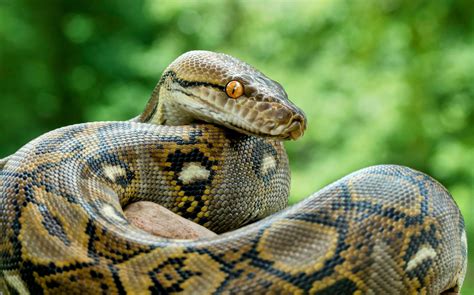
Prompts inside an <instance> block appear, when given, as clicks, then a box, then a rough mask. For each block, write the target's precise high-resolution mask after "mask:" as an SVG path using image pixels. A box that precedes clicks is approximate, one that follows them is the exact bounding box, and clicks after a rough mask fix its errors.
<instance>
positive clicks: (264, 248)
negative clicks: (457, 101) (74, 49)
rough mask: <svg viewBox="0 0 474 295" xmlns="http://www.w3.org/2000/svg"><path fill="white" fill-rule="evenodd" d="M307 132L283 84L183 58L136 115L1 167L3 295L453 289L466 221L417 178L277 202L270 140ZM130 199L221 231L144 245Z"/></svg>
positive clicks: (439, 190)
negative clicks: (128, 214) (129, 213)
mask: <svg viewBox="0 0 474 295" xmlns="http://www.w3.org/2000/svg"><path fill="white" fill-rule="evenodd" d="M203 122H207V123H203ZM209 123H211V124H209ZM216 125H218V126H221V127H218V126H216ZM305 126H306V119H305V117H304V114H303V113H302V112H301V111H300V110H299V109H298V108H297V107H295V106H294V105H293V104H292V103H291V102H290V101H289V100H288V98H287V94H286V93H285V91H284V90H283V88H282V87H281V86H280V85H279V84H278V83H277V82H275V81H273V80H271V79H269V78H267V77H266V76H265V75H263V74H262V73H261V72H259V71H257V70H256V69H254V68H253V67H251V66H249V65H247V64H246V63H244V62H242V61H240V60H238V59H236V58H233V57H230V56H228V55H225V54H218V53H212V52H205V51H192V52H188V53H186V54H184V55H182V56H180V57H179V58H178V59H176V60H175V61H174V62H173V63H172V64H171V65H170V66H169V67H168V68H167V69H166V71H165V72H164V74H163V76H162V78H161V79H160V81H159V83H158V85H157V87H156V88H155V90H154V92H153V94H152V97H151V99H150V101H149V103H148V105H147V107H146V109H145V111H144V112H143V113H142V114H141V115H140V116H139V117H137V118H135V119H133V120H131V121H129V122H96V123H85V124H79V125H74V126H68V127H64V128H61V129H58V130H54V131H52V132H49V133H47V134H45V135H43V136H41V137H39V138H37V139H35V140H33V141H32V142H30V143H28V144H27V145H26V146H24V147H23V148H21V149H20V150H19V151H18V152H16V153H15V154H14V155H12V156H10V157H9V158H7V159H5V160H3V162H0V163H1V164H0V167H1V166H3V168H1V170H0V218H1V223H0V232H1V233H2V235H1V238H0V239H1V240H0V291H1V292H3V293H24V294H26V293H33V294H40V293H92V294H98V293H119V294H124V293H131V294H133V293H147V292H151V293H171V292H182V293H203V294H208V293H209V294H210V293H252V294H254V293H263V292H271V293H316V294H384V293H387V294H392V293H393V294H405V293H420V294H436V293H440V292H442V291H445V290H448V291H453V292H457V291H459V288H460V286H461V285H462V281H463V279H464V275H465V271H466V265H467V262H466V261H467V245H466V235H465V231H464V222H463V218H462V216H461V213H460V211H459V209H458V207H457V206H456V204H455V202H454V201H453V199H452V198H451V196H450V195H449V193H448V192H447V191H446V190H445V189H444V188H443V186H442V185H440V184H439V183H438V182H436V181H435V180H433V179H432V178H430V177H429V176H427V175H425V174H423V173H420V172H417V171H414V170H412V169H409V168H406V167H401V166H393V165H384V166H375V167H370V168H366V169H363V170H360V171H357V172H355V173H353V174H350V175H349V176H346V177H344V178H342V179H340V180H338V181H336V182H334V183H333V184H331V185H329V186H327V187H325V188H324V189H322V190H320V191H319V192H317V193H315V194H313V195H312V196H310V197H308V198H307V199H306V200H304V201H302V202H300V203H299V204H297V205H295V206H293V207H290V208H287V209H284V207H285V206H286V204H287V198H288V191H289V167H288V160H287V156H286V153H285V150H284V148H283V145H282V143H281V139H285V138H291V139H296V138H298V137H299V136H301V135H302V134H303V131H304V129H305ZM256 135H259V136H256ZM138 200H150V201H154V202H157V203H159V204H161V205H163V206H166V207H167V208H170V209H171V210H173V211H174V212H176V213H177V214H180V215H182V216H184V217H186V218H188V219H191V220H193V221H195V222H198V223H200V224H202V225H205V226H206V227H208V228H209V229H211V230H213V231H216V232H219V233H223V234H222V235H219V236H217V237H214V238H209V239H203V240H196V241H183V240H166V239H163V238H159V237H156V236H153V235H151V234H148V233H146V232H144V231H141V230H139V229H137V228H135V227H133V226H132V225H131V224H130V223H129V222H128V221H127V220H126V219H125V217H124V214H123V211H122V207H123V206H125V205H126V204H129V203H131V202H135V201H138ZM282 209H284V210H283V211H280V210H282ZM279 211H280V212H279ZM250 223H252V224H250ZM244 225H245V226H244ZM237 228H239V229H237ZM234 229H237V230H234ZM232 230H233V231H232ZM224 232H226V233H224Z"/></svg>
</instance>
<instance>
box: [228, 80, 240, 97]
mask: <svg viewBox="0 0 474 295" xmlns="http://www.w3.org/2000/svg"><path fill="white" fill-rule="evenodd" d="M225 92H226V93H227V95H228V96H229V97H230V98H239V97H241V96H242V94H244V85H242V83H240V82H239V81H235V80H233V81H230V82H229V83H227V85H226V86H225Z"/></svg>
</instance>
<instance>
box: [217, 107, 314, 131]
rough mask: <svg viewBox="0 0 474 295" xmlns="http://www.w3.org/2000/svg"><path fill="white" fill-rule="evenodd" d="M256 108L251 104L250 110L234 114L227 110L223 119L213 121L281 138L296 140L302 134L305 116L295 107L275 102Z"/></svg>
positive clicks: (304, 126) (237, 129) (231, 127)
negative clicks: (263, 109)
mask: <svg viewBox="0 0 474 295" xmlns="http://www.w3.org/2000/svg"><path fill="white" fill-rule="evenodd" d="M257 105H258V104H257ZM258 109H259V108H258V106H257V107H255V106H252V107H251V108H250V110H245V109H243V110H241V111H240V112H237V113H236V114H232V112H229V115H227V116H225V117H226V118H225V119H223V120H221V121H219V122H215V123H218V124H221V125H224V126H226V127H227V128H230V129H233V130H235V131H238V132H240V133H244V134H248V135H257V136H261V137H270V138H276V139H282V140H288V139H291V140H296V139H298V138H300V137H301V136H302V135H303V134H304V131H305V129H306V118H305V116H304V114H303V112H302V111H300V110H299V109H297V108H296V107H287V106H282V105H281V104H276V107H274V108H268V109H267V110H265V111H260V112H259V111H256V110H258ZM260 109H262V108H261V107H260Z"/></svg>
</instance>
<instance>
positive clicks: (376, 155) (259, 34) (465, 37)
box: [0, 0, 474, 294]
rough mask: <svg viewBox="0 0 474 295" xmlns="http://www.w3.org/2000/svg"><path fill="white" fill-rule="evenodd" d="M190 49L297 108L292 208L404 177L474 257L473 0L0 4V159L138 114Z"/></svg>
mask: <svg viewBox="0 0 474 295" xmlns="http://www.w3.org/2000/svg"><path fill="white" fill-rule="evenodd" d="M191 49H207V50H213V51H220V52H226V53H229V54H232V55H234V56H236V57H239V58H241V59H243V60H245V61H247V62H249V63H250V64H252V65H254V66H256V67H257V68H259V69H260V70H262V71H263V72H264V73H266V74H267V75H268V76H270V77H271V78H273V79H275V80H277V81H279V82H280V83H281V84H282V85H283V86H284V87H285V88H286V90H287V92H288V94H289V96H290V98H291V99H292V101H293V102H295V103H296V105H298V106H300V107H301V108H302V109H304V110H305V112H306V114H307V117H308V121H309V125H308V129H307V132H306V134H305V136H304V138H302V139H301V140H298V141H296V142H288V143H287V148H288V152H289V156H290V161H291V168H292V176H293V183H292V197H291V202H292V203H294V202H297V201H298V200H301V199H302V198H304V197H305V196H308V195H309V194H311V193H312V192H314V191H317V190H318V189H320V188H322V187H323V186H324V185H326V184H328V183H330V182H332V181H334V180H336V179H338V178H339V177H341V176H343V175H346V174H348V173H350V172H352V171H355V170H357V169H360V168H363V167H366V166H369V165H374V164H383V163H394V164H401V165H407V166H410V167H413V168H415V169H418V170H421V171H424V172H426V173H428V174H430V175H432V176H433V177H435V178H436V179H438V180H439V181H440V182H441V183H443V184H444V185H445V186H446V187H447V188H448V189H449V191H450V192H451V193H452V194H453V196H454V198H455V199H456V201H457V203H458V205H459V206H460V207H461V210H462V212H463V213H464V217H465V219H466V227H467V232H468V241H469V243H470V245H474V216H473V215H474V214H473V213H474V205H473V204H474V202H473V201H472V200H471V198H472V197H473V183H474V168H473V167H474V159H473V154H474V148H473V146H474V136H473V126H474V124H473V123H474V112H473V109H474V107H473V105H474V13H473V8H472V3H471V1H444V0H439V1H408V0H407V1H403V0H378V1H374V0H359V1H342V0H341V1H328V0H318V1H309V0H308V1H212V2H210V1H202V0H196V1H171V0H170V1H137V0H135V1H115V0H114V1H112V0H105V1H94V2H88V4H86V2H84V3H83V2H80V1H54V0H46V1H34V0H30V1H28V0H26V1H25V0H21V1H8V2H7V1H3V0H0V90H1V92H0V97H1V100H0V110H1V111H0V126H1V127H0V128H1V129H0V158H1V157H3V156H6V155H8V154H10V153H13V152H14V151H15V150H17V149H18V148H19V147H21V146H22V145H23V144H25V143H27V142H28V141H29V140H31V139H33V138H35V137H36V136H38V135H40V134H42V133H44V132H47V131H48V130H51V129H54V128H57V127H60V126H64V125H70V124H73V123H79V122H86V121H98V120H126V119H129V118H131V117H133V116H135V115H137V114H138V113H139V112H141V110H142V109H143V107H144V105H145V102H146V101H147V99H148V96H149V94H150V93H151V90H152V89H153V87H154V84H155V83H156V81H157V80H158V79H159V76H160V74H161V72H162V71H163V69H164V68H165V67H166V65H167V64H168V63H169V62H171V61H172V60H173V59H174V58H176V57H177V56H178V55H179V54H181V53H183V52H184V51H187V50H191ZM471 248H472V247H471ZM470 257H471V261H473V260H474V255H473V251H470ZM463 291H464V293H465V294H474V264H472V263H471V264H470V265H469V272H468V274H467V277H466V282H465V286H464V289H463Z"/></svg>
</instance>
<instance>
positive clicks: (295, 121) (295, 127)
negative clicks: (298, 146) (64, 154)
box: [284, 114, 306, 140]
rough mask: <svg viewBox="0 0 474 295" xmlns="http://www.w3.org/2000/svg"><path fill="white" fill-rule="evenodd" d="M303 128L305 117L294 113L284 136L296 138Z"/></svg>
mask: <svg viewBox="0 0 474 295" xmlns="http://www.w3.org/2000/svg"><path fill="white" fill-rule="evenodd" d="M305 129H306V118H305V117H304V116H302V115H300V114H296V115H294V116H293V117H292V118H291V120H290V122H289V124H288V128H287V129H286V132H284V133H285V134H286V135H287V136H285V138H290V139H293V140H296V139H298V138H300V137H301V136H302V135H303V134H304V131H305Z"/></svg>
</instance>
